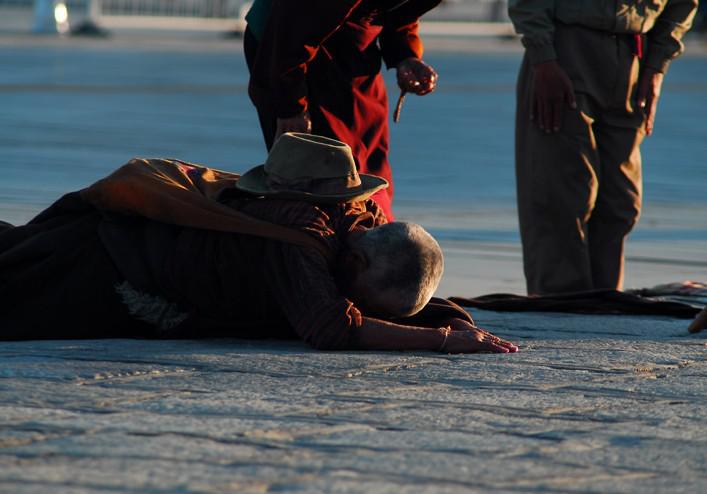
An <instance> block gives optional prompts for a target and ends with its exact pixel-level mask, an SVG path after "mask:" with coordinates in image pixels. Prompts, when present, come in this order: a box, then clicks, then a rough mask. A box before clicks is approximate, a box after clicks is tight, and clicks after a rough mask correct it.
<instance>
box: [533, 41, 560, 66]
mask: <svg viewBox="0 0 707 494" xmlns="http://www.w3.org/2000/svg"><path fill="white" fill-rule="evenodd" d="M525 52H526V53H527V54H528V59H529V60H530V63H531V65H537V64H539V63H543V62H547V61H548V60H556V59H557V53H555V47H554V46H553V45H552V44H546V45H532V46H526V47H525Z"/></svg>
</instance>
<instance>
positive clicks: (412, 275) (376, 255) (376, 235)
mask: <svg viewBox="0 0 707 494" xmlns="http://www.w3.org/2000/svg"><path fill="white" fill-rule="evenodd" d="M350 248H351V251H352V252H353V253H354V254H355V255H357V256H359V258H360V259H361V263H360V266H361V268H360V269H359V270H358V273H357V275H356V276H355V277H354V279H353V280H352V286H351V290H350V292H351V293H350V294H349V295H350V296H351V298H352V300H353V301H354V302H356V303H357V304H359V305H361V306H362V308H363V309H364V310H368V311H370V312H371V313H374V314H378V315H381V316H389V317H391V316H392V317H403V316H410V315H412V314H415V313H417V312H419V311H420V309H422V307H424V306H425V304H427V302H428V301H429V300H430V298H431V297H432V295H433V294H434V291H435V290H436V289H437V286H438V285H439V281H440V279H441V278H442V272H443V270H444V258H443V256H442V250H441V249H440V247H439V244H438V243H437V241H436V240H435V239H434V238H433V237H432V235H430V234H429V233H427V231H425V229H424V228H422V227H421V226H420V225H417V224H415V223H406V222H393V223H388V224H386V225H381V226H379V227H376V228H372V229H370V230H366V231H364V232H363V233H362V234H361V235H359V236H357V237H354V238H353V239H352V240H351V242H350Z"/></svg>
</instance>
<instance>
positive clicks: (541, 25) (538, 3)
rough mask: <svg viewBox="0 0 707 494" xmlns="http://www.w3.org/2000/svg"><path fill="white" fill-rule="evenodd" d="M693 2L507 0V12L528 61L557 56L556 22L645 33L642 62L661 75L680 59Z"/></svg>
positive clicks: (693, 8)
mask: <svg viewBox="0 0 707 494" xmlns="http://www.w3.org/2000/svg"><path fill="white" fill-rule="evenodd" d="M697 3H698V0H653V1H651V2H646V1H643V0H619V1H616V0H572V1H570V0H509V2H508V14H509V15H510V17H511V20H512V21H513V25H514V26H515V29H516V31H517V32H518V33H519V34H521V35H522V36H523V40H522V41H523V45H524V46H525V48H526V51H527V53H528V57H529V58H530V62H531V63H533V64H537V63H540V62H544V61H548V60H554V59H556V58H557V55H556V53H555V48H554V46H553V34H554V26H555V22H556V21H559V22H562V23H564V24H578V25H581V26H584V27H588V28H591V29H597V30H600V31H607V32H610V33H616V34H622V33H625V34H645V35H646V38H647V52H646V56H645V61H644V64H645V66H647V67H651V68H653V69H656V70H658V71H660V72H665V71H666V70H667V69H668V65H669V64H670V61H671V60H673V59H674V58H676V57H677V56H678V55H680V54H681V53H682V52H683V50H684V46H683V44H682V41H681V40H682V37H683V36H684V35H685V33H686V32H687V31H688V29H690V26H691V25H692V19H693V18H694V17H695V13H696V12H697Z"/></svg>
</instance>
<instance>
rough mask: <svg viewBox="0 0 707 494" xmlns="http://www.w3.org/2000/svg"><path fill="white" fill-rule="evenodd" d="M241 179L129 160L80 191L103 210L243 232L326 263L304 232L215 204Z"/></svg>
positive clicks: (320, 246)
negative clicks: (311, 252) (301, 249)
mask: <svg viewBox="0 0 707 494" xmlns="http://www.w3.org/2000/svg"><path fill="white" fill-rule="evenodd" d="M239 178H240V175H239V174H237V173H230V172H225V171H221V170H215V169H213V168H206V167H203V166H199V165H194V164H191V163H185V162H183V161H179V160H175V159H133V160H131V161H129V162H128V163H127V164H125V165H123V166H121V167H120V168H118V169H117V170H116V171H115V172H113V173H112V174H110V175H109V176H107V177H106V178H103V179H101V180H99V181H98V182H96V183H94V184H93V185H91V186H90V187H88V188H86V189H83V190H82V191H81V196H82V197H83V198H84V199H85V200H86V201H88V202H89V203H91V204H92V205H93V206H95V207H97V208H98V209H100V210H103V211H113V212H119V213H126V214H134V215H138V216H142V217H145V218H149V219H152V220H156V221H161V222H163V223H168V224H172V225H179V226H188V227H192V228H200V229H204V230H215V231H219V232H229V233H243V234H246V235H254V236H257V237H265V238H271V239H274V240H280V241H282V242H288V243H292V244H297V245H302V246H305V247H311V248H314V249H317V250H318V251H319V252H320V253H321V254H322V255H323V256H324V257H325V258H326V259H327V261H328V262H330V263H331V261H332V253H331V251H330V250H329V248H328V247H327V246H326V244H325V243H324V242H323V241H320V240H317V239H316V238H314V237H311V236H309V235H307V234H306V233H304V232H301V231H299V230H295V229H294V228H288V227H285V226H281V225H276V224H274V223H270V222H267V221H263V220H259V219H257V218H253V217H252V216H249V215H247V214H244V213H241V212H240V211H236V210H235V209H233V208H230V207H228V206H226V205H224V204H221V203H220V202H218V201H217V199H218V196H219V194H220V193H221V192H222V191H224V190H225V189H231V188H233V187H235V184H236V182H237V181H238V179H239Z"/></svg>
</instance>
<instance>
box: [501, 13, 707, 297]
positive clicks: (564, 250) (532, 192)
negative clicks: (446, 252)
mask: <svg viewBox="0 0 707 494" xmlns="http://www.w3.org/2000/svg"><path fill="white" fill-rule="evenodd" d="M696 9H697V0H655V1H652V2H644V1H640V0H619V1H617V2H606V1H602V0H584V1H581V2H579V1H576V2H567V1H560V0H510V1H509V15H510V17H511V20H512V21H513V24H514V26H515V28H516V31H517V32H518V33H520V34H521V35H522V41H523V45H524V46H525V57H524V60H523V64H522V66H521V69H520V76H519V79H518V94H517V97H518V101H517V105H518V106H517V114H516V178H517V192H518V212H519V219H520V232H521V239H522V242H523V263H524V269H525V276H526V281H527V287H528V293H530V294H545V293H557V292H567V291H579V290H591V289H603V288H608V289H621V288H622V285H623V264H624V256H623V248H624V239H625V238H626V236H627V235H628V233H629V232H630V231H631V229H632V228H633V226H634V225H635V224H636V222H637V220H638V217H639V213H640V209H641V189H642V184H641V155H640V150H639V146H640V144H641V141H642V140H643V138H644V136H646V135H650V134H651V133H652V132H653V125H654V121H655V116H656V108H657V103H658V99H659V96H660V88H661V84H662V82H663V76H664V74H665V72H666V71H667V69H668V65H669V64H670V62H671V60H672V59H674V58H676V57H677V56H678V55H680V53H682V51H683V48H684V47H683V44H682V42H681V39H682V37H683V35H684V34H685V32H687V30H688V29H689V28H690V25H691V22H692V19H693V17H694V15H695V11H696Z"/></svg>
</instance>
